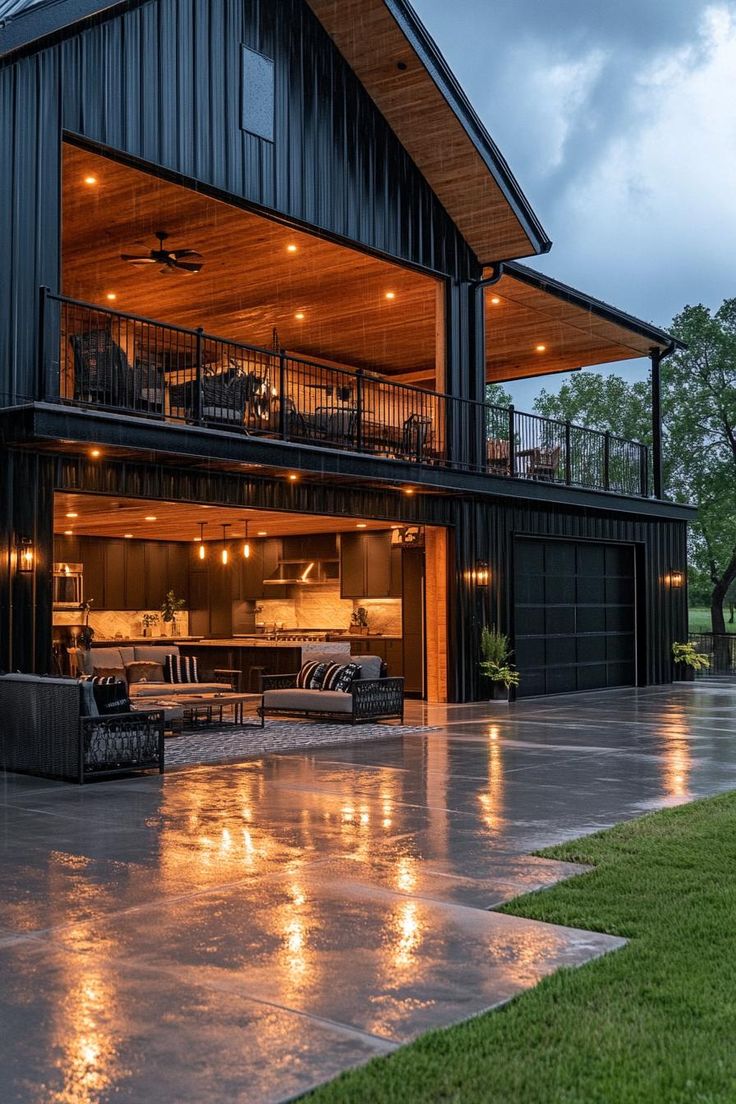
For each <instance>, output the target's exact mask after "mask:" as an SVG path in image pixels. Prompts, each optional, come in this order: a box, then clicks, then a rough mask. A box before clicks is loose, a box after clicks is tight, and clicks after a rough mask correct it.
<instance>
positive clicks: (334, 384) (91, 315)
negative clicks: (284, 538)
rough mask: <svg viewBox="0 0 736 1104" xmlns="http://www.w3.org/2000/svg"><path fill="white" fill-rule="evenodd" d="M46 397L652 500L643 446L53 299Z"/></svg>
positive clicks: (44, 314)
mask: <svg viewBox="0 0 736 1104" xmlns="http://www.w3.org/2000/svg"><path fill="white" fill-rule="evenodd" d="M39 390H40V396H41V398H43V399H45V400H46V401H60V402H68V403H74V404H75V405H81V406H85V407H94V408H96V409H104V410H111V411H116V412H120V413H127V414H137V415H142V416H145V417H148V418H154V419H159V420H166V421H180V422H186V423H190V424H196V425H206V426H211V427H213V428H220V429H229V430H238V431H240V432H243V433H247V434H253V435H265V436H271V437H277V438H279V439H282V440H291V441H298V442H301V443H306V444H312V445H320V446H323V447H328V448H339V449H348V450H351V451H356V452H362V453H369V454H371V455H373V456H379V457H386V458H390V459H399V460H406V461H410V462H412V463H418V464H427V465H435V466H441V467H447V468H455V469H458V470H462V471H471V472H485V473H490V474H494V475H504V476H508V477H512V478H520V479H535V480H544V481H547V482H552V483H564V484H568V485H571V486H578V487H586V488H593V489H595V490H601V491H612V492H616V493H619V494H625V495H637V496H647V495H648V451H647V448H646V446H644V445H640V444H637V443H635V442H632V441H625V440H622V439H621V438H618V437H613V436H611V435H610V434H605V433H600V432H598V431H597V430H590V429H585V428H584V427H582V426H577V425H573V424H571V423H566V422H559V421H555V420H553V419H550V418H544V417H541V416H540V415H536V414H524V413H521V412H520V411H517V410H514V408H513V407H511V408H507V407H500V406H495V405H493V404H491V403H485V404H484V403H477V402H471V401H469V400H467V399H461V398H456V397H454V396H450V395H444V394H441V393H439V392H436V391H428V390H425V389H424V388H421V387H414V386H411V385H410V384H405V383H398V382H393V381H391V380H390V379H388V378H386V377H385V376H380V375H378V374H375V373H372V372H366V371H361V370H360V369H358V370H352V369H348V368H339V367H335V366H333V365H331V364H325V363H320V362H319V361H318V360H310V359H307V358H304V357H301V356H297V355H293V354H291V353H289V352H288V351H287V350H284V349H265V348H259V347H257V346H253V345H246V344H243V343H242V342H236V341H229V340H227V339H225V338H221V337H216V336H214V335H212V334H208V333H206V332H205V331H204V330H203V329H197V330H192V329H187V328H185V327H182V326H175V325H171V324H169V323H162V322H157V321H154V320H152V319H148V318H142V317H139V316H136V315H130V314H125V313H123V312H121V311H116V310H111V309H107V308H104V307H98V306H95V305H94V304H91V303H84V302H81V301H79V300H75V299H69V298H65V297H63V296H57V295H52V294H50V293H48V292H46V291H45V290H42V294H41V310H40V340H39Z"/></svg>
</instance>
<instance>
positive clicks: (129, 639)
mask: <svg viewBox="0 0 736 1104" xmlns="http://www.w3.org/2000/svg"><path fill="white" fill-rule="evenodd" d="M58 627H59V628H65V627H66V626H63V625H62V626H58ZM201 639H202V637H201V636H125V637H123V638H122V639H121V638H120V637H117V639H115V638H112V637H111V638H109V639H108V638H106V637H97V636H96V637H95V638H94V639H93V641H92V647H93V648H99V647H107V645H108V644H112V645H113V647H116V648H127V647H130V645H131V644H157V645H158V644H196V643H198V642H199V641H200V640H201Z"/></svg>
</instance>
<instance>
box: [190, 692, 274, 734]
mask: <svg viewBox="0 0 736 1104" xmlns="http://www.w3.org/2000/svg"><path fill="white" fill-rule="evenodd" d="M262 701H263V695H262V694H241V693H238V692H236V691H233V690H223V691H222V693H220V692H218V691H209V692H208V693H206V694H187V695H186V697H185V698H184V699H183V700H182V702H181V708H182V710H183V711H184V720H185V722H188V723H189V724H191V725H193V726H194V725H198V724H206V725H211V724H213V723H214V717H215V716H217V722H218V724H225V723H227V722H225V719H224V717H223V709H229V710H230V712H231V716H232V720H231V721H230V722H229V723H231V724H233V725H237V726H238V727H239V728H263V727H264V725H265V723H266V722H265V720H264V718H263V716H259V714H258V712H257V711H256V716H257V717H258V722H257V723H254V722H253V721H250V722H246V721H244V719H243V718H244V716H245V707H246V706H248V705H252V706H256V707H259V706H260V705H261V702H262Z"/></svg>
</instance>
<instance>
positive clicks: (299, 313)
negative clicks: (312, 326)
mask: <svg viewBox="0 0 736 1104" xmlns="http://www.w3.org/2000/svg"><path fill="white" fill-rule="evenodd" d="M294 317H295V318H296V320H297V322H303V321H304V311H297V312H296V314H295V315H294Z"/></svg>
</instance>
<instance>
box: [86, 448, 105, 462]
mask: <svg viewBox="0 0 736 1104" xmlns="http://www.w3.org/2000/svg"><path fill="white" fill-rule="evenodd" d="M89 454H90V456H91V457H92V459H93V460H98V459H99V458H100V456H102V453H101V452H100V450H99V449H90V450H89Z"/></svg>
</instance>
